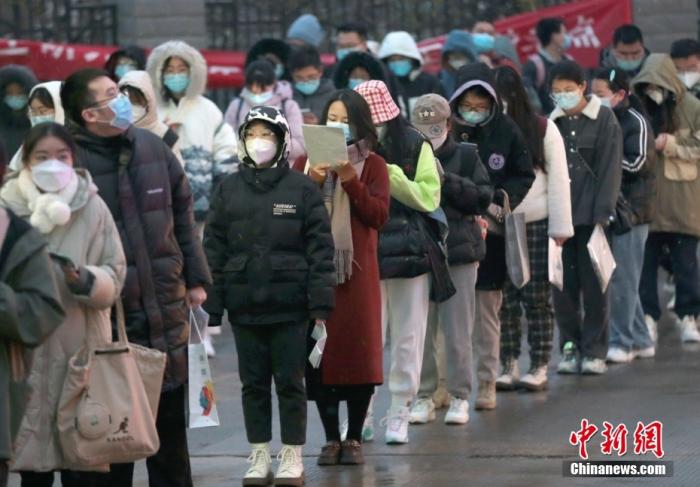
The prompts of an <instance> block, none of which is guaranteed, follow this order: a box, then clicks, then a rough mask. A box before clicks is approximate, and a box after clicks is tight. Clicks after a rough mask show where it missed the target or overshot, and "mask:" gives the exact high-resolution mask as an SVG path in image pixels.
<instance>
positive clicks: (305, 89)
mask: <svg viewBox="0 0 700 487" xmlns="http://www.w3.org/2000/svg"><path fill="white" fill-rule="evenodd" d="M319 86H321V80H320V79H311V80H308V81H297V82H296V83H294V87H295V88H296V89H297V90H298V91H299V93H302V94H304V95H307V96H309V95H313V94H314V93H316V92H317V91H318V87H319Z"/></svg>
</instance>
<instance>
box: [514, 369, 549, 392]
mask: <svg viewBox="0 0 700 487" xmlns="http://www.w3.org/2000/svg"><path fill="white" fill-rule="evenodd" d="M547 384H548V381H547V366H546V365H541V366H539V367H530V370H529V371H528V373H527V374H525V375H524V376H523V377H522V379H520V385H521V386H523V387H524V388H525V389H526V390H528V391H533V392H536V391H543V390H545V389H546V388H547Z"/></svg>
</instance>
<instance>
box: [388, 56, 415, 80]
mask: <svg viewBox="0 0 700 487" xmlns="http://www.w3.org/2000/svg"><path fill="white" fill-rule="evenodd" d="M389 69H390V70H391V72H392V73H394V74H395V75H396V76H398V77H399V78H403V77H405V76H408V75H409V74H411V71H413V63H412V62H411V61H410V60H408V59H400V60H398V61H389Z"/></svg>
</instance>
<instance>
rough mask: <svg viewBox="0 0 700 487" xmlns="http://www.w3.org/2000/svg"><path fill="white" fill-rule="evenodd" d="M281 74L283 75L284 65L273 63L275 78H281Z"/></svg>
mask: <svg viewBox="0 0 700 487" xmlns="http://www.w3.org/2000/svg"><path fill="white" fill-rule="evenodd" d="M282 76H284V65H282V64H275V78H277V79H282Z"/></svg>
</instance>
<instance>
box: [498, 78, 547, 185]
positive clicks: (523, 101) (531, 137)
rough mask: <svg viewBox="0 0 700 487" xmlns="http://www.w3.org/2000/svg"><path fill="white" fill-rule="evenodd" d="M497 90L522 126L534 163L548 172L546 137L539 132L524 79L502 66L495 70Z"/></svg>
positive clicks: (509, 113) (510, 113) (512, 115)
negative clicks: (545, 150) (545, 158)
mask: <svg viewBox="0 0 700 487" xmlns="http://www.w3.org/2000/svg"><path fill="white" fill-rule="evenodd" d="M493 76H494V79H495V80H496V91H498V95H499V96H500V97H501V100H502V101H505V102H506V104H507V105H508V115H509V116H510V118H512V119H513V121H514V122H515V123H516V124H517V125H518V127H520V130H521V131H522V133H523V136H524V137H525V141H526V143H527V145H528V149H530V154H532V164H533V165H534V166H535V167H537V168H539V169H541V170H542V171H545V172H546V169H545V162H544V138H543V137H541V136H540V135H539V134H538V133H537V127H538V126H539V123H538V121H537V115H536V114H535V110H533V108H532V105H531V104H530V99H529V98H528V96H527V93H525V87H524V86H523V80H522V78H521V77H520V75H519V74H518V72H517V71H516V70H515V69H513V68H512V67H510V66H501V67H498V68H496V69H494V70H493Z"/></svg>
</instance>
